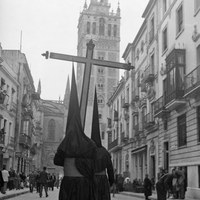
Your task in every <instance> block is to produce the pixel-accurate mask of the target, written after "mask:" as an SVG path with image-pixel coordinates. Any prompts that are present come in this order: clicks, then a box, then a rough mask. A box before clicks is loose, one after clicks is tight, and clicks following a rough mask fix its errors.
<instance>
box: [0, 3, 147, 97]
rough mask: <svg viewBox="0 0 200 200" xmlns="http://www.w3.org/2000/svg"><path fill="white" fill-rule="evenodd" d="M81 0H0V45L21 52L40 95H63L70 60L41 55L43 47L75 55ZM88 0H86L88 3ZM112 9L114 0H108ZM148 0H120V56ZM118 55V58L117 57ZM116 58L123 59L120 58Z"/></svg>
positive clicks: (136, 30)
mask: <svg viewBox="0 0 200 200" xmlns="http://www.w3.org/2000/svg"><path fill="white" fill-rule="evenodd" d="M84 2H85V0H0V42H1V45H2V47H3V49H15V50H17V49H20V32H21V30H22V52H23V53H25V55H26V57H27V60H28V63H29V66H30V69H31V73H32V76H33V80H34V85H35V87H36V89H37V85H38V81H39V79H40V80H41V87H42V93H41V97H42V98H43V99H49V100H58V99H59V97H61V99H63V97H64V92H65V87H66V83H67V77H68V75H69V76H70V77H71V69H72V68H71V66H72V63H71V62H66V61H59V60H53V59H48V60H46V59H44V57H42V56H41V54H42V53H44V52H45V51H47V50H48V51H50V52H56V53H66V54H70V55H77V36H78V33H77V30H78V29H77V25H78V18H79V14H80V12H81V11H82V10H83V5H84ZM89 2H90V0H87V3H88V4H89ZM109 3H111V7H112V9H113V10H114V12H116V9H117V6H118V0H109ZM147 3H148V0H142V1H141V0H120V8H121V18H122V19H121V48H120V57H121V56H122V54H123V52H124V51H125V48H126V46H127V44H128V43H129V42H132V41H133V40H134V37H135V35H136V34H137V32H138V30H139V28H140V26H141V24H142V22H143V19H142V17H141V16H142V13H143V11H144V9H145V7H146V5H147ZM120 59H121V58H120ZM120 62H124V61H123V60H122V59H121V60H120Z"/></svg>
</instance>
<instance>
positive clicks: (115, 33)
mask: <svg viewBox="0 0 200 200" xmlns="http://www.w3.org/2000/svg"><path fill="white" fill-rule="evenodd" d="M113 36H114V37H117V25H116V24H115V25H114V28H113Z"/></svg>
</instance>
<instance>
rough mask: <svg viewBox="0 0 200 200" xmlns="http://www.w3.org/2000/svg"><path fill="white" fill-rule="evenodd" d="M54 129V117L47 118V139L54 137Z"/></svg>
mask: <svg viewBox="0 0 200 200" xmlns="http://www.w3.org/2000/svg"><path fill="white" fill-rule="evenodd" d="M55 130H56V123H55V120H54V119H51V120H49V124H48V139H50V140H54V139H55Z"/></svg>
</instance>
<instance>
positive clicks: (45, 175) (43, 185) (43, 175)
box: [39, 167, 49, 198]
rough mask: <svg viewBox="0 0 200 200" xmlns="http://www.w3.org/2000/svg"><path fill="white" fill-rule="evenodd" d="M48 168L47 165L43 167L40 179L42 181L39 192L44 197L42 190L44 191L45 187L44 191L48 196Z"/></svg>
mask: <svg viewBox="0 0 200 200" xmlns="http://www.w3.org/2000/svg"><path fill="white" fill-rule="evenodd" d="M46 170H47V168H46V167H43V171H42V172H40V179H39V182H40V192H39V196H40V198H41V197H42V191H43V188H44V191H45V194H46V197H48V196H49V195H48V192H47V191H48V185H47V184H48V183H47V182H48V173H47V172H46Z"/></svg>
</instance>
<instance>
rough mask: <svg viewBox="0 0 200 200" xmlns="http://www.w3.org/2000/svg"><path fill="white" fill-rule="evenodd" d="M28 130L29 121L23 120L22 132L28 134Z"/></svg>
mask: <svg viewBox="0 0 200 200" xmlns="http://www.w3.org/2000/svg"><path fill="white" fill-rule="evenodd" d="M28 130H29V121H24V122H23V132H22V133H24V134H26V135H28Z"/></svg>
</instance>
